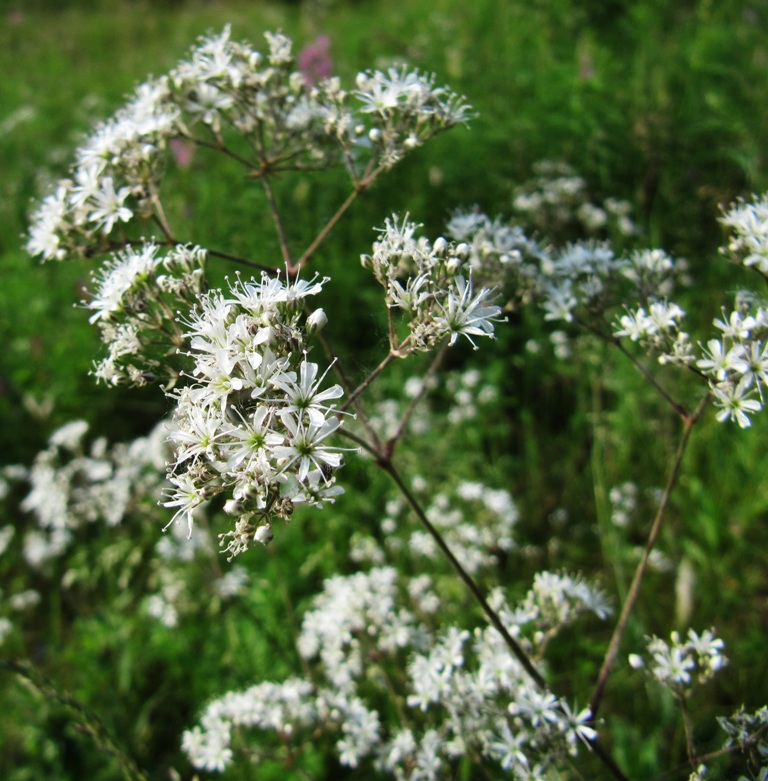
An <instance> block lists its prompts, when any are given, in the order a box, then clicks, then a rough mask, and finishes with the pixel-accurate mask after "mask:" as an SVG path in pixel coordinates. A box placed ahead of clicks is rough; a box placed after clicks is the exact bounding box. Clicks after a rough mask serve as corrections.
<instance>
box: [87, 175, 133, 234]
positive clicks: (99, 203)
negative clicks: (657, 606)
mask: <svg viewBox="0 0 768 781" xmlns="http://www.w3.org/2000/svg"><path fill="white" fill-rule="evenodd" d="M100 184H101V189H99V190H97V191H96V192H95V193H94V194H93V196H92V197H91V201H92V204H93V209H92V210H91V211H90V213H89V214H88V219H89V220H91V221H92V222H93V223H95V225H96V227H97V228H101V229H102V231H103V232H104V233H109V232H110V231H111V230H112V228H113V227H114V225H115V223H116V222H128V221H129V220H130V219H131V218H132V217H133V212H132V211H131V210H130V209H129V208H128V207H127V206H125V201H126V199H127V198H128V196H129V195H130V194H131V189H130V187H121V188H120V189H119V190H118V191H115V186H114V183H113V181H112V177H111V176H105V177H104V178H103V179H102V180H101V182H100Z"/></svg>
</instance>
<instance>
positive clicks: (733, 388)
mask: <svg viewBox="0 0 768 781" xmlns="http://www.w3.org/2000/svg"><path fill="white" fill-rule="evenodd" d="M712 393H713V394H714V397H715V406H716V407H718V408H719V411H718V413H717V415H716V417H717V419H718V421H720V422H721V423H722V422H723V421H726V420H735V421H736V422H737V423H738V424H739V426H740V427H741V428H748V427H749V426H750V425H751V423H752V421H751V420H750V419H749V415H750V414H752V413H753V412H758V411H760V410H761V409H762V408H763V407H762V404H761V403H760V402H759V401H758V400H757V399H754V398H750V397H749V393H750V389H749V386H748V383H747V382H746V380H745V379H742V380H740V381H739V383H738V385H734V384H733V383H731V382H723V383H720V384H719V385H716V386H714V387H713V388H712Z"/></svg>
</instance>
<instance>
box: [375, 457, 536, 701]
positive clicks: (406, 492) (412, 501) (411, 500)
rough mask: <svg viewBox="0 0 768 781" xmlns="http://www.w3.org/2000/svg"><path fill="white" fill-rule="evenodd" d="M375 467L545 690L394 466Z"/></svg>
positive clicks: (382, 462)
mask: <svg viewBox="0 0 768 781" xmlns="http://www.w3.org/2000/svg"><path fill="white" fill-rule="evenodd" d="M379 466H380V467H381V468H382V469H383V470H384V471H385V472H386V473H387V474H388V475H389V476H390V477H391V478H392V480H393V481H394V482H395V485H397V487H398V489H399V490H400V493H402V495H403V496H404V497H405V500H406V501H407V502H408V504H409V505H410V507H411V509H412V510H413V511H414V513H416V516H417V517H418V519H419V520H420V521H421V523H422V525H423V526H424V527H425V528H426V530H427V531H428V532H429V533H430V534H431V535H432V537H433V539H434V540H435V542H436V543H437V545H438V547H439V548H440V550H441V551H442V552H443V554H444V555H445V557H446V558H447V559H448V561H449V562H450V564H451V566H452V567H453V568H454V570H455V571H456V574H457V575H458V576H459V577H460V578H461V579H462V580H463V581H464V584H465V585H466V586H467V588H468V589H469V590H470V592H471V593H472V596H473V597H474V598H475V599H476V600H477V603H478V604H479V605H480V607H481V608H482V610H483V612H484V613H485V615H486V617H487V618H488V621H489V622H490V623H491V625H492V626H493V628H494V629H495V630H496V631H497V632H498V633H499V634H500V635H501V636H502V638H503V639H504V642H505V643H506V644H507V647H508V648H509V650H510V651H511V652H512V654H513V656H514V657H515V658H516V659H517V660H518V662H520V664H521V665H522V666H523V669H524V670H525V671H526V672H527V673H528V675H530V677H531V678H532V679H533V680H534V681H535V683H536V685H537V686H539V687H540V688H542V689H546V688H547V683H546V681H545V680H544V678H543V676H542V675H541V673H540V672H539V671H538V670H537V669H536V668H535V667H534V666H533V662H531V660H530V659H529V658H528V655H527V654H526V653H525V651H524V650H523V648H522V647H521V645H520V644H519V643H518V642H517V640H515V639H514V638H513V637H512V635H511V634H510V633H509V632H508V631H507V628H506V627H505V626H504V624H503V622H502V620H501V619H500V618H499V615H498V613H497V612H496V611H495V610H494V609H493V608H492V607H491V606H490V605H489V604H488V600H486V598H485V597H484V596H483V592H482V591H481V590H480V587H479V586H478V585H477V583H475V580H474V579H473V578H472V576H471V575H470V574H469V573H468V572H467V571H466V570H465V569H464V567H462V565H461V562H459V560H458V559H457V558H456V556H454V555H453V551H452V550H451V549H450V548H449V547H448V544H447V543H446V541H445V539H444V538H443V536H442V534H440V532H439V531H438V530H437V529H436V528H435V526H434V525H433V524H432V522H431V521H430V520H429V518H427V515H426V513H425V512H424V509H423V508H422V506H421V505H420V504H419V501H418V499H416V497H415V496H414V495H413V494H412V493H411V491H410V489H409V488H408V486H407V485H406V484H405V483H404V482H403V478H402V477H401V476H400V473H399V472H398V471H397V469H395V466H394V464H393V463H392V461H391V460H389V459H386V460H385V459H379Z"/></svg>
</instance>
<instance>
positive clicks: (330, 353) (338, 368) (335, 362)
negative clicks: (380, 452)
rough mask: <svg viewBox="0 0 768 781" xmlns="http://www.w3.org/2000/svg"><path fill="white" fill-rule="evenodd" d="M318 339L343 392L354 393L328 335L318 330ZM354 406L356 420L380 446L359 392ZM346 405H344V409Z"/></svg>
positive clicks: (376, 444)
mask: <svg viewBox="0 0 768 781" xmlns="http://www.w3.org/2000/svg"><path fill="white" fill-rule="evenodd" d="M317 338H318V340H319V341H320V344H321V346H322V348H323V351H324V352H325V354H326V356H327V357H328V360H329V361H330V363H331V365H332V366H333V370H334V372H336V376H337V377H338V378H339V380H340V381H341V385H342V387H343V388H344V392H345V394H346V395H347V396H348V397H349V396H352V394H353V393H354V390H353V385H352V381H351V380H350V379H349V375H348V374H347V372H346V370H345V369H344V364H343V362H342V361H341V359H340V358H339V357H338V355H337V354H336V353H335V352H334V350H333V348H332V347H331V343H330V342H329V341H328V337H327V336H326V334H325V332H324V331H322V330H321V331H320V332H319V333H318V335H317ZM353 403H354V406H355V412H356V414H357V418H358V420H359V421H360V422H361V423H362V425H363V427H364V428H365V430H366V432H367V433H368V436H369V437H370V438H371V441H372V442H373V443H374V445H375V446H376V447H377V448H380V447H381V441H380V440H379V437H378V435H377V434H376V431H375V430H374V428H373V426H371V423H370V421H369V420H368V415H367V414H366V412H365V408H364V407H363V405H362V404H361V402H360V397H359V394H358V396H356V397H355V399H354V402H353ZM347 406H348V405H345V407H344V408H345V409H346V408H347Z"/></svg>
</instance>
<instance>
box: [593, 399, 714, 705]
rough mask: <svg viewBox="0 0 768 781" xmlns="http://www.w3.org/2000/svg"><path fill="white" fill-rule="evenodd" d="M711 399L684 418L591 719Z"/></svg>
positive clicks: (598, 685) (600, 677)
mask: <svg viewBox="0 0 768 781" xmlns="http://www.w3.org/2000/svg"><path fill="white" fill-rule="evenodd" d="M709 399H710V397H709V395H707V396H705V397H704V398H703V399H702V400H701V402H699V405H698V406H697V407H696V409H695V410H694V411H693V413H692V414H691V415H689V416H686V417H684V418H683V433H682V435H681V437H680V442H679V444H678V446H677V452H676V453H675V459H674V461H673V462H672V469H671V470H670V473H669V477H668V478H667V484H666V486H665V487H664V493H663V494H662V497H661V501H660V502H659V508H658V510H657V511H656V517H655V518H654V519H653V523H652V524H651V530H650V532H649V534H648V542H647V543H646V545H645V551H644V552H643V557H642V558H641V559H640V563H639V564H638V565H637V569H636V570H635V575H634V577H633V579H632V584H631V585H630V587H629V591H628V593H627V598H626V599H625V600H624V605H623V606H622V608H621V614H620V616H619V620H618V621H617V623H616V627H615V629H614V630H613V635H612V636H611V641H610V643H609V645H608V650H607V651H606V654H605V658H604V659H603V664H602V667H601V668H600V674H599V675H598V677H597V683H596V684H595V689H594V692H593V694H592V699H591V701H590V710H591V711H592V718H594V717H595V715H596V714H597V710H598V708H599V707H600V703H601V702H602V699H603V694H604V693H605V687H606V684H607V682H608V677H609V676H610V674H611V670H612V668H613V665H614V662H615V661H616V657H617V656H618V653H619V649H620V647H621V640H622V638H623V637H624V632H625V631H626V629H627V625H628V624H629V618H630V615H631V614H632V609H633V608H634V606H635V602H636V601H637V598H638V596H639V595H640V586H641V584H642V581H643V577H644V576H645V572H646V570H647V568H648V561H649V559H650V556H651V551H653V548H654V545H655V544H656V540H657V538H658V536H659V531H660V530H661V525H662V522H663V520H664V516H665V514H666V511H667V506H668V504H669V499H670V497H671V495H672V491H673V489H674V487H675V485H676V483H677V478H678V476H679V474H680V467H681V465H682V463H683V457H684V456H685V451H686V450H687V448H688V442H689V441H690V437H691V432H692V431H693V427H694V425H696V423H697V421H698V420H699V418H700V417H701V415H702V413H703V412H704V410H705V408H706V406H707V404H708V403H709Z"/></svg>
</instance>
